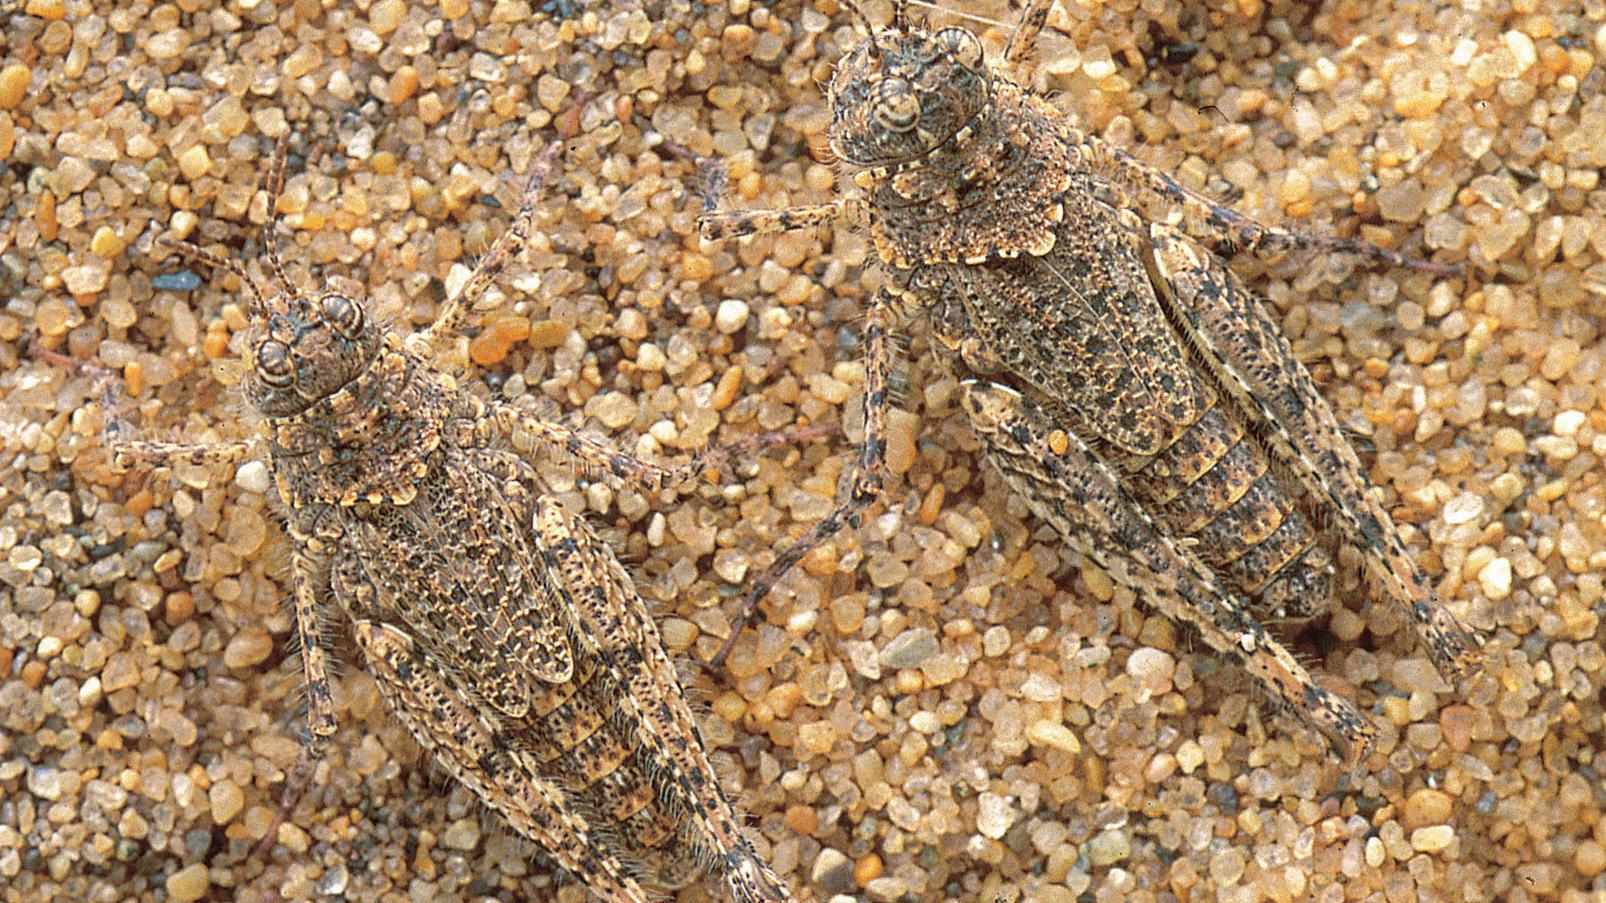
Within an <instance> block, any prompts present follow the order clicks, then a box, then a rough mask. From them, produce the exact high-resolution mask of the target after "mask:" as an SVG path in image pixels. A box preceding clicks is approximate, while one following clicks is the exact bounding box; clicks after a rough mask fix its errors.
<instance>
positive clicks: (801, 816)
mask: <svg viewBox="0 0 1606 903" xmlns="http://www.w3.org/2000/svg"><path fill="white" fill-rule="evenodd" d="M786 826H787V827H788V828H791V829H792V830H793V831H796V832H797V833H799V834H813V833H814V829H815V828H817V827H819V826H820V815H819V813H817V812H815V811H814V807H813V806H787V807H786Z"/></svg>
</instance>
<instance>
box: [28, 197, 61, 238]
mask: <svg viewBox="0 0 1606 903" xmlns="http://www.w3.org/2000/svg"><path fill="white" fill-rule="evenodd" d="M33 223H34V225H35V226H36V227H38V229H39V237H40V238H42V239H44V240H45V241H55V240H56V196H55V195H54V194H51V193H50V192H48V191H41V192H39V203H37V204H35V205H34V209H33Z"/></svg>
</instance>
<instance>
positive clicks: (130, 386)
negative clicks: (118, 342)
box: [123, 361, 145, 398]
mask: <svg viewBox="0 0 1606 903" xmlns="http://www.w3.org/2000/svg"><path fill="white" fill-rule="evenodd" d="M123 388H124V390H126V391H127V392H128V395H129V397H130V398H138V397H139V393H141V392H143V391H145V367H144V365H143V364H141V363H140V362H139V361H129V362H128V366H126V367H124V368H123Z"/></svg>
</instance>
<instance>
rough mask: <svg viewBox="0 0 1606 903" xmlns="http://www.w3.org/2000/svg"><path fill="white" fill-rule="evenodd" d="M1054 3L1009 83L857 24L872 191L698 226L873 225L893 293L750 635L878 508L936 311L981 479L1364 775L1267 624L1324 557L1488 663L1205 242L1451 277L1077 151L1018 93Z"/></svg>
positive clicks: (937, 46)
mask: <svg viewBox="0 0 1606 903" xmlns="http://www.w3.org/2000/svg"><path fill="white" fill-rule="evenodd" d="M1051 2H1052V0H1031V2H1030V3H1029V4H1028V5H1027V7H1026V9H1025V10H1024V11H1023V13H1022V19H1021V22H1020V24H1019V25H1018V26H1017V28H1016V30H1015V32H1014V34H1013V35H1012V37H1011V38H1010V41H1009V44H1008V46H1007V48H1006V49H1005V51H1004V54H1003V59H1002V62H1001V63H995V62H993V61H991V60H989V59H988V58H987V55H986V53H985V52H984V50H983V47H982V44H981V41H980V40H979V39H978V38H977V37H976V35H974V34H973V33H971V32H970V31H968V30H966V29H964V28H958V27H949V28H943V29H941V30H936V31H932V30H928V29H927V28H925V27H922V26H919V25H915V24H912V23H911V22H910V21H909V20H908V18H907V17H906V15H905V11H904V3H903V2H902V0H894V2H893V14H892V22H891V25H890V26H889V27H888V28H886V29H880V30H878V29H876V28H875V27H874V26H873V25H871V23H870V21H869V19H868V17H866V16H865V14H864V13H863V11H862V10H859V9H858V7H857V6H855V5H854V4H852V3H848V2H844V6H846V7H847V8H849V9H850V10H853V11H854V12H855V14H856V15H857V16H858V18H859V19H860V20H861V21H862V23H863V24H864V26H865V27H866V29H867V30H868V32H869V37H868V39H867V40H865V41H863V42H862V43H860V44H859V45H858V46H857V47H856V48H854V49H853V50H852V51H850V52H849V53H848V54H847V55H846V56H845V57H844V58H843V59H842V60H840V61H839V63H838V64H837V67H836V72H835V75H834V77H833V78H832V80H831V84H830V87H829V90H828V98H829V101H830V105H831V111H832V115H831V125H830V130H829V150H830V154H831V156H833V157H834V158H835V159H836V160H837V161H838V162H839V164H840V165H839V176H840V177H841V178H842V179H843V180H844V181H849V182H851V183H852V184H853V185H854V186H856V187H857V189H859V191H860V193H859V194H857V195H854V196H844V197H839V198H838V199H836V200H834V201H831V202H830V203H827V204H822V205H816V206H807V207H794V208H789V209H785V210H767V211H766V210H761V211H740V212H713V213H707V214H704V216H703V217H702V219H701V230H702V235H703V237H704V238H705V239H708V240H719V239H726V238H734V237H738V236H744V235H754V234H761V233H773V232H780V231H785V230H789V229H797V228H805V227H812V226H818V225H823V224H828V223H833V222H836V221H837V220H840V219H843V218H845V217H860V216H862V217H863V218H865V219H867V220H868V229H869V233H870V238H871V240H872V243H873V247H874V249H875V251H876V253H877V256H878V257H879V259H880V262H881V264H882V265H883V267H884V269H885V270H886V271H887V275H888V277H889V278H888V282H889V284H888V285H886V286H885V287H883V288H881V289H880V290H878V291H877V292H876V294H875V296H874V297H873V298H872V299H871V300H870V302H869V306H868V309H867V310H866V313H865V329H864V362H865V385H864V393H865V403H864V439H863V442H862V444H861V445H860V447H859V449H858V453H857V457H856V461H855V465H854V473H853V477H852V482H851V490H850V494H849V496H848V497H847V499H846V500H845V501H843V502H842V503H841V504H840V505H839V506H838V508H837V509H836V510H835V511H833V512H832V513H831V514H830V515H829V516H828V517H826V518H825V519H824V520H823V521H822V522H820V523H819V524H818V525H817V526H816V527H815V528H814V529H813V530H812V531H810V532H809V533H808V534H806V535H805V536H804V537H803V538H801V539H800V540H798V541H796V542H795V543H794V544H792V545H791V546H790V547H789V548H786V549H785V550H784V551H782V552H781V553H780V554H779V555H778V557H777V559H776V560H775V562H774V563H773V564H772V565H771V566H770V567H769V568H768V569H767V570H766V571H765V572H764V573H763V574H762V575H760V577H759V578H758V579H757V580H756V581H755V583H754V585H753V587H752V589H751V591H750V593H749V595H748V597H747V600H746V607H745V608H744V609H743V611H742V612H741V613H740V615H739V620H738V624H740V622H741V619H745V618H746V617H748V616H749V615H750V613H751V611H752V610H753V608H754V607H755V606H756V605H757V603H758V601H759V599H761V598H762V597H763V596H764V595H765V594H766V593H768V591H769V590H770V589H771V588H772V587H773V585H774V583H775V581H776V580H777V579H778V578H779V577H780V576H781V575H782V574H783V573H785V571H786V570H787V569H788V568H789V567H791V566H792V565H793V564H794V563H796V562H797V561H798V560H799V559H800V558H801V557H802V556H803V555H804V554H805V553H806V552H807V551H808V550H809V549H811V548H813V547H815V546H816V545H818V544H819V543H821V542H823V541H824V540H825V539H827V538H828V537H830V536H832V535H833V534H835V533H836V532H837V531H839V530H841V529H843V528H844V527H847V526H854V527H856V526H858V524H859V523H860V521H861V518H862V515H863V512H864V510H865V508H866V507H867V506H869V505H870V504H871V503H872V502H873V501H874V500H875V499H876V498H877V497H878V496H879V495H880V493H881V489H882V471H883V468H884V461H885V455H886V445H885V441H884V424H885V418H886V410H887V405H888V381H889V377H890V375H891V373H892V369H893V352H892V348H891V344H890V341H889V336H890V334H891V332H892V330H893V329H894V328H895V327H896V326H897V325H898V324H900V323H901V322H903V321H906V320H908V319H910V318H912V317H914V316H916V315H919V314H924V315H925V316H926V317H927V318H928V319H929V322H930V327H931V332H932V336H933V340H934V341H933V345H934V347H935V348H936V349H937V350H938V351H939V353H940V355H941V357H942V358H943V360H944V362H945V363H946V365H947V366H948V367H949V369H950V370H951V371H952V372H953V373H954V374H955V375H956V376H958V377H960V378H961V380H962V397H961V404H962V406H963V407H964V409H965V410H966V412H967V414H968V415H969V417H970V420H971V424H972V426H973V427H974V428H975V430H976V431H977V433H978V434H979V435H980V437H981V438H982V440H983V445H984V448H985V451H986V455H987V457H988V459H989V460H990V461H991V462H992V463H993V465H994V466H995V467H996V468H997V469H998V470H999V471H1000V472H1001V473H1002V474H1003V475H1004V477H1005V480H1006V482H1007V483H1008V485H1009V486H1010V487H1011V488H1012V489H1013V490H1014V491H1015V492H1017V493H1018V494H1019V495H1020V496H1021V497H1022V498H1023V499H1024V500H1025V501H1026V503H1027V505H1028V507H1029V508H1030V509H1031V510H1032V511H1033V512H1034V513H1036V514H1037V515H1038V516H1039V517H1041V518H1043V519H1044V520H1045V521H1047V522H1048V523H1050V524H1051V525H1053V526H1054V527H1055V528H1056V529H1057V530H1058V532H1059V533H1060V534H1061V535H1062V536H1063V537H1064V538H1065V540H1066V541H1067V542H1068V543H1069V544H1070V545H1071V546H1072V547H1073V548H1074V549H1076V550H1077V551H1079V552H1080V553H1082V554H1083V555H1085V556H1086V557H1088V558H1091V559H1093V560H1094V561H1096V562H1097V563H1099V564H1101V565H1103V566H1104V567H1105V568H1106V569H1107V570H1108V571H1109V572H1110V573H1111V576H1112V577H1113V578H1115V579H1118V580H1120V581H1122V582H1124V583H1125V584H1127V585H1128V586H1130V587H1131V588H1132V589H1133V590H1134V592H1135V593H1136V594H1137V596H1138V597H1139V598H1142V599H1145V600H1147V601H1148V602H1149V603H1150V604H1152V605H1154V606H1155V607H1156V608H1158V609H1159V610H1160V611H1162V612H1164V613H1165V614H1167V615H1168V616H1170V617H1171V618H1173V619H1175V620H1177V621H1179V622H1181V623H1184V624H1187V625H1189V626H1191V627H1193V628H1194V629H1196V630H1197V632H1198V633H1199V634H1200V635H1201V636H1202V637H1203V638H1204V640H1205V641H1206V642H1207V643H1209V645H1210V646H1211V647H1212V648H1214V649H1215V650H1217V651H1219V652H1221V653H1223V654H1225V655H1227V656H1229V657H1231V658H1233V659H1235V660H1238V661H1240V662H1242V664H1243V666H1244V668H1245V670H1247V671H1248V672H1249V674H1250V675H1251V676H1252V677H1253V678H1254V679H1255V681H1256V682H1257V683H1258V684H1259V686H1260V687H1261V688H1263V689H1264V690H1265V691H1266V693H1267V695H1268V696H1269V697H1270V699H1271V700H1272V701H1273V703H1274V704H1275V705H1276V706H1277V707H1278V708H1279V709H1281V710H1283V711H1285V712H1288V713H1291V714H1293V715H1294V716H1296V717H1297V718H1299V719H1300V720H1302V721H1303V722H1304V723H1305V724H1307V725H1309V726H1311V727H1313V728H1316V729H1317V730H1318V731H1320V732H1321V733H1322V734H1324V735H1325V736H1326V737H1327V739H1328V740H1329V741H1330V743H1331V744H1332V746H1333V748H1334V749H1335V750H1336V751H1337V752H1338V753H1339V754H1340V755H1341V756H1342V757H1344V758H1345V759H1347V760H1348V761H1350V762H1351V763H1356V762H1359V761H1361V760H1362V759H1363V758H1364V757H1365V756H1366V755H1367V753H1368V751H1369V750H1370V748H1371V746H1372V743H1373V737H1374V728H1373V727H1372V725H1371V723H1370V722H1369V721H1368V720H1367V719H1365V718H1364V717H1362V715H1361V714H1360V713H1359V712H1358V711H1357V710H1356V709H1355V708H1354V706H1352V705H1351V704H1350V703H1349V702H1348V701H1347V700H1345V699H1343V698H1341V697H1339V696H1337V695H1335V694H1333V693H1331V692H1329V691H1328V690H1326V689H1325V688H1323V687H1322V686H1321V685H1320V684H1318V683H1317V682H1316V680H1315V679H1314V678H1312V676H1311V675H1310V673H1309V672H1308V671H1307V670H1306V669H1305V668H1304V667H1303V666H1302V665H1301V664H1300V663H1299V662H1298V661H1297V660H1296V659H1295V657H1294V656H1293V655H1292V654H1291V653H1290V652H1289V651H1288V650H1287V649H1285V648H1284V647H1283V645H1282V644H1281V643H1279V642H1278V640H1277V639H1276V638H1275V637H1273V636H1272V635H1271V634H1269V633H1268V632H1267V631H1266V630H1265V628H1264V627H1263V626H1262V625H1261V623H1260V621H1261V620H1262V619H1265V620H1271V619H1280V620H1299V619H1304V618H1309V617H1311V616H1313V615H1314V614H1316V613H1318V612H1320V611H1322V610H1324V608H1325V607H1326V604H1327V601H1328V598H1329V596H1330V595H1331V592H1332V589H1331V574H1332V570H1333V561H1332V559H1333V555H1332V552H1333V550H1332V549H1331V548H1330V544H1331V542H1332V541H1334V540H1337V541H1342V542H1344V543H1347V544H1348V545H1350V546H1353V547H1354V548H1355V549H1356V550H1357V551H1358V552H1359V553H1360V555H1361V558H1362V559H1363V562H1364V568H1365V571H1366V573H1367V574H1368V575H1369V576H1370V577H1372V578H1373V581H1374V582H1375V584H1376V585H1377V586H1379V587H1380V588H1381V590H1382V592H1383V593H1384V594H1385V595H1386V596H1387V597H1388V598H1390V599H1392V600H1393V601H1394V602H1396V603H1398V604H1399V605H1400V606H1401V607H1402V608H1403V610H1404V611H1405V613H1406V614H1407V616H1408V617H1409V619H1410V621H1411V623H1412V624H1413V625H1414V626H1415V628H1416V630H1417V632H1418V634H1419V635H1420V637H1421V639H1422V641H1423V643H1424V644H1425V646H1426V648H1427V651H1428V653H1429V655H1430V656H1431V657H1432V659H1433V662H1434V664H1435V665H1436V666H1437V668H1438V669H1439V671H1440V673H1441V674H1442V675H1443V676H1445V677H1447V678H1450V679H1452V680H1457V679H1460V678H1463V677H1465V676H1466V675H1467V674H1469V673H1470V671H1471V670H1472V669H1473V667H1474V665H1475V663H1476V662H1477V660H1478V657H1479V653H1478V645H1477V642H1476V641H1475V639H1474V637H1473V635H1472V634H1471V632H1470V631H1469V630H1468V629H1467V628H1465V627H1464V626H1463V625H1462V624H1461V623H1460V621H1458V620H1457V619H1456V617H1455V616H1454V615H1453V614H1451V612H1450V611H1448V610H1447V609H1446V608H1445V606H1444V605H1443V604H1442V603H1441V602H1440V601H1439V599H1438V598H1437V597H1436V596H1435V594H1434V591H1433V588H1432V586H1431V584H1430V583H1429V581H1428V578H1427V576H1426V575H1425V574H1424V573H1423V572H1422V570H1421V568H1419V567H1418V566H1417V565H1416V564H1415V563H1414V562H1413V560H1412V558H1411V555H1410V552H1409V551H1408V550H1407V549H1406V547H1405V544H1404V542H1403V541H1402V540H1401V538H1400V535H1399V532H1398V530H1397V528H1396V527H1395V526H1394V524H1393V522H1392V520H1391V519H1390V518H1389V515H1388V513H1387V512H1386V511H1385V510H1384V509H1383V507H1382V505H1381V504H1380V503H1379V502H1378V500H1377V498H1376V497H1375V496H1374V494H1373V489H1372V486H1371V485H1370V483H1369V481H1368V479H1367V476H1366V471H1365V469H1364V468H1363V467H1362V466H1361V463H1360V461H1359V460H1358V458H1357V457H1356V454H1355V451H1354V449H1353V448H1352V447H1351V446H1350V445H1349V443H1348V442H1347V441H1346V439H1345V436H1344V434H1343V431H1342V430H1341V428H1340V426H1339V424H1338V422H1337V419H1336V417H1335V415H1334V414H1333V411H1332V409H1331V408H1330V407H1329V406H1328V405H1327V404H1326V402H1325V401H1323V399H1322V397H1321V395H1320V394H1319V393H1318V391H1317V389H1316V386H1315V384H1314V383H1313V381H1312V380H1311V377H1310V374H1309V373H1308V372H1307V371H1306V370H1305V368H1304V366H1303V365H1302V364H1301V363H1300V362H1299V361H1298V360H1297V359H1296V358H1295V356H1294V354H1293V352H1292V349H1291V348H1290V347H1289V344H1288V342H1287V340H1286V339H1285V338H1284V337H1283V336H1282V335H1281V333H1280V331H1279V330H1278V328H1277V326H1276V323H1275V321H1274V320H1273V319H1272V318H1271V317H1270V316H1269V315H1268V314H1267V313H1266V311H1265V309H1264V307H1263V305H1262V303H1261V301H1260V300H1259V299H1257V298H1256V297H1255V296H1254V295H1253V294H1251V293H1250V292H1249V290H1248V289H1246V288H1245V287H1244V286H1243V284H1242V283H1241V282H1240V280H1239V279H1238V278H1237V277H1236V276H1235V275H1234V274H1233V273H1232V272H1231V271H1230V270H1228V269H1227V268H1226V267H1225V266H1224V265H1223V264H1222V262H1221V261H1220V260H1219V259H1218V258H1217V257H1215V256H1214V255H1213V254H1211V253H1210V252H1209V251H1208V250H1206V248H1205V243H1215V244H1222V245H1226V246H1228V247H1241V248H1245V249H1248V250H1251V251H1257V252H1265V253H1273V254H1275V253H1283V252H1288V251H1296V250H1316V251H1327V252H1344V253H1354V254H1360V255H1364V256H1366V257H1369V258H1371V259H1373V260H1376V261H1379V262H1382V263H1386V264H1390V265H1396V266H1411V267H1415V268H1418V269H1423V270H1426V271H1429V272H1432V273H1436V274H1439V275H1453V274H1456V273H1458V272H1459V269H1458V268H1457V267H1455V266H1453V265H1446V264H1440V263H1432V262H1428V261H1421V260H1416V259H1413V258H1409V257H1407V256H1405V255H1403V254H1401V253H1399V252H1396V251H1392V250H1387V249H1383V248H1380V247H1377V246H1374V245H1370V244H1367V243H1364V242H1359V241H1356V240H1352V239H1346V238H1339V237H1318V236H1312V235H1305V234H1300V233H1296V232H1290V231H1288V230H1285V229H1281V228H1276V227H1271V226H1265V225H1262V224H1260V223H1258V222H1255V221H1254V220H1252V219H1250V218H1248V217H1246V216H1244V215H1242V214H1240V213H1238V212H1237V211H1234V210H1232V209H1231V208H1228V207H1225V206H1221V205H1218V204H1216V203H1214V202H1212V201H1211V200H1210V199H1208V198H1206V197H1204V196H1203V195H1200V194H1197V193H1196V192H1194V191H1192V190H1190V189H1188V188H1186V187H1184V186H1183V185H1181V184H1179V183H1177V182H1176V181H1175V180H1173V179H1172V178H1171V177H1169V176H1168V175H1166V174H1165V173H1162V172H1159V171H1157V170H1155V169H1153V168H1151V167H1149V166H1146V165H1144V164H1143V163H1141V162H1140V161H1138V160H1137V159H1136V158H1134V157H1132V156H1130V155H1129V154H1127V153H1125V152H1124V151H1122V150H1120V149H1118V148H1116V147H1113V146H1111V145H1109V144H1107V143H1106V142H1105V141H1103V140H1102V139H1100V138H1098V137H1097V136H1094V135H1090V134H1085V133H1083V132H1081V131H1079V130H1077V129H1075V128H1073V127H1072V126H1071V124H1070V123H1069V122H1068V121H1067V119H1066V117H1065V115H1064V114H1062V113H1061V112H1059V111H1058V110H1056V109H1055V108H1054V107H1052V106H1051V105H1049V104H1048V103H1047V102H1046V101H1044V100H1042V99H1040V98H1039V97H1037V96H1035V95H1033V94H1032V93H1030V92H1028V91H1026V90H1025V89H1023V88H1022V87H1021V86H1020V84H1019V83H1017V82H1016V81H1015V80H1014V79H1013V78H1012V77H1011V74H1010V73H1011V71H1012V70H1014V69H1016V68H1018V67H1019V66H1020V65H1021V64H1022V62H1023V61H1024V60H1025V59H1026V57H1027V56H1028V55H1029V54H1030V52H1031V50H1032V48H1033V46H1034V45H1035V43H1036V39H1037V37H1038V35H1039V33H1040V32H1041V30H1042V28H1043V25H1044V23H1045V21H1046V19H1047V17H1048V12H1049V9H1050V6H1051ZM1172 213H1180V214H1181V215H1180V221H1178V222H1177V223H1176V224H1174V225H1173V224H1170V222H1169V221H1168V218H1167V214H1172ZM1324 525H1326V526H1327V527H1328V529H1324ZM733 636H734V634H733ZM729 645H730V644H729V643H727V649H728V647H729Z"/></svg>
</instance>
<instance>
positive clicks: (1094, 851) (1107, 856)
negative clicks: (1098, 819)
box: [1087, 828, 1132, 868]
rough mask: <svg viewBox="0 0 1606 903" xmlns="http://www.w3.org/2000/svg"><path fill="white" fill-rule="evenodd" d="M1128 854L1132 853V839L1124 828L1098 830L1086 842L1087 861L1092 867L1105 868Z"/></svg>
mask: <svg viewBox="0 0 1606 903" xmlns="http://www.w3.org/2000/svg"><path fill="white" fill-rule="evenodd" d="M1130 855H1132V840H1131V838H1129V837H1128V836H1127V833H1126V830H1125V829H1124V828H1111V829H1109V830H1107V831H1100V832H1099V833H1097V834H1095V835H1093V837H1092V838H1090V839H1089V840H1088V842H1087V861H1088V862H1089V863H1091V864H1092V865H1093V867H1094V868H1106V867H1108V866H1111V865H1114V864H1115V863H1117V862H1120V861H1122V860H1124V859H1126V858H1127V857H1128V856H1130Z"/></svg>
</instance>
